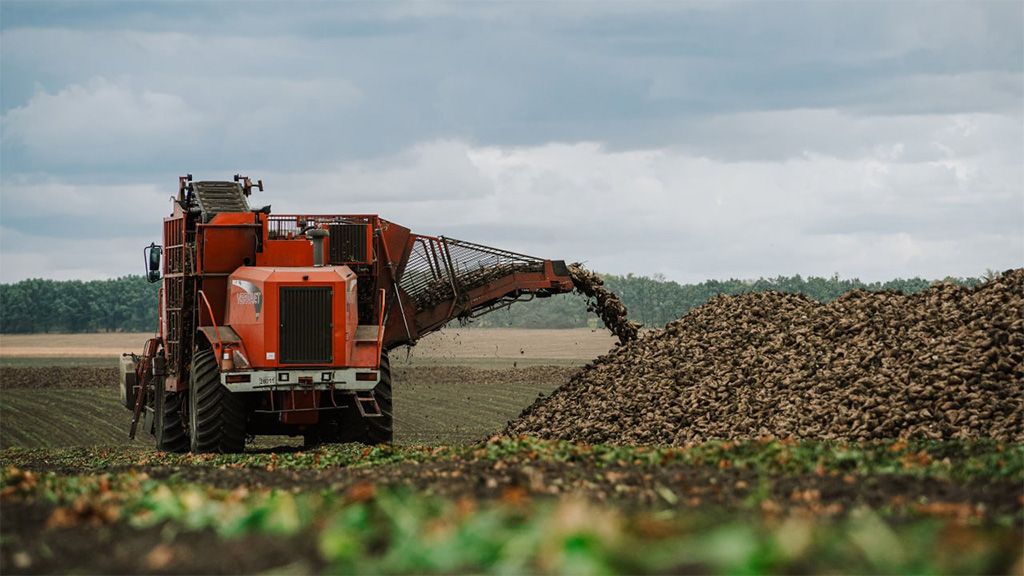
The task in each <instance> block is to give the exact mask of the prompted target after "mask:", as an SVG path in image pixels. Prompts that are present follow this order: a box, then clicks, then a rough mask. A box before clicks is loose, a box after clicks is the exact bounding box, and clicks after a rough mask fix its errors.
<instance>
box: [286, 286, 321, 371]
mask: <svg viewBox="0 0 1024 576" xmlns="http://www.w3.org/2000/svg"><path fill="white" fill-rule="evenodd" d="M332 296H333V290H332V289H331V287H330V286H308V287H307V286H301V287H300V286H283V287H281V340H280V348H281V363H282V364H328V363H330V362H331V361H332V354H331V348H332V346H331V345H332V337H331V331H332V328H333V316H332V312H333V306H332V305H331V302H332Z"/></svg>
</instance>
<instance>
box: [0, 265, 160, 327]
mask: <svg viewBox="0 0 1024 576" xmlns="http://www.w3.org/2000/svg"><path fill="white" fill-rule="evenodd" d="M159 286H160V285H159V284H150V283H148V282H146V280H145V279H144V278H142V277H141V276H125V277H122V278H117V279H115V280H92V281H88V282H83V281H81V280H67V281H57V280H43V279H39V278H33V279H30V280H22V281H21V282H17V283H15V284H0V332H3V333H28V332H145V331H151V330H155V329H156V321H157V318H156V316H157V292H158V290H159Z"/></svg>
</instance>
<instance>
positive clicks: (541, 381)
mask: <svg viewBox="0 0 1024 576" xmlns="http://www.w3.org/2000/svg"><path fill="white" fill-rule="evenodd" d="M575 371H576V368H574V367H571V366H561V367H557V366H534V367H526V368H519V369H510V368H506V369H481V368H471V367H467V366H420V365H412V366H409V365H406V366H398V367H396V369H395V379H394V386H395V441H396V442H397V443H400V444H409V443H437V444H452V443H455V444H458V443H465V442H474V441H477V440H479V439H480V438H483V437H487V436H489V435H491V434H493V433H494V431H495V430H498V429H500V428H501V427H502V426H503V425H504V424H505V423H506V422H507V421H508V420H510V419H511V418H514V417H515V416H516V414H518V413H519V412H520V411H522V409H523V407H524V406H527V405H529V404H530V403H531V402H533V401H534V400H535V399H536V398H537V395H538V394H546V393H550V392H551V391H552V390H554V389H555V388H557V387H558V386H559V385H561V384H562V383H564V382H565V381H566V380H567V379H568V378H569V376H570V375H571V374H572V373H573V372H575ZM0 382H2V387H0V390H3V394H2V395H0V446H2V447H5V448H6V447H13V446H19V447H27V448H36V447H58V446H94V445H115V446H116V445H124V444H126V443H128V440H127V432H126V431H127V429H128V423H129V421H130V414H129V412H128V411H127V410H125V409H124V408H122V407H121V405H120V402H119V399H118V392H117V387H116V384H117V370H116V369H114V368H105V367H97V366H79V367H76V366H60V367H45V366H18V367H0ZM143 440H144V441H145V442H143V443H144V444H145V443H148V442H149V440H150V439H149V438H148V437H145V438H143ZM267 442H277V443H281V442H288V439H286V438H277V437H274V438H272V439H271V438H268V439H266V441H263V439H261V441H260V443H259V445H260V446H263V447H267V446H268V444H267ZM274 445H277V444H273V443H271V444H269V446H274Z"/></svg>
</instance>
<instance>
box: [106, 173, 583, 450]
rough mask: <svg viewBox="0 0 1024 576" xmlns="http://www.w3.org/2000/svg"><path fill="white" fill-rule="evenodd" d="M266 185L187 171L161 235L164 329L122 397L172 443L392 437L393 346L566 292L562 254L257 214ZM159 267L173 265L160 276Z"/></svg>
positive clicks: (153, 257)
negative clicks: (197, 177)
mask: <svg viewBox="0 0 1024 576" xmlns="http://www.w3.org/2000/svg"><path fill="white" fill-rule="evenodd" d="M254 187H255V188H258V189H259V190H263V182H262V181H259V182H257V183H256V184H253V182H252V181H251V180H250V179H249V178H247V177H244V176H239V175H236V176H235V178H234V181H233V182H193V181H192V177H191V175H190V176H185V177H182V178H180V179H179V189H178V195H177V197H176V198H174V199H173V207H174V211H173V213H172V214H171V216H170V217H168V218H165V219H164V227H163V245H162V246H158V245H156V244H151V245H150V246H149V247H147V248H146V250H145V258H146V260H147V263H148V270H147V272H148V277H149V280H150V281H151V282H157V281H161V280H162V282H163V283H162V286H161V289H160V298H159V302H160V303H159V308H160V309H159V317H160V325H159V332H158V335H157V336H156V337H155V338H152V339H150V340H148V341H146V344H145V346H144V348H143V353H142V354H141V355H136V354H126V355H124V357H123V358H122V361H121V396H122V399H123V401H124V403H125V406H126V407H127V408H129V409H131V410H132V411H133V416H132V424H131V431H130V436H131V437H133V438H134V437H135V434H136V431H137V428H138V424H139V423H140V422H141V423H142V426H143V428H144V429H145V430H147V431H149V432H150V433H151V434H152V435H153V436H154V437H155V439H156V445H157V448H159V449H161V450H167V451H174V452H184V451H188V450H192V451H193V452H240V451H242V450H243V449H244V445H245V440H246V438H247V437H251V436H255V435H258V434H276V435H291V436H295V435H302V436H303V437H304V438H305V441H306V443H307V444H316V443H320V442H349V441H359V442H363V443H367V444H378V443H389V442H391V438H392V414H391V369H390V364H389V362H388V350H390V349H392V348H394V347H396V346H401V345H406V344H414V343H415V342H416V341H417V340H418V339H419V338H421V337H422V336H424V335H426V334H429V333H430V332H433V331H435V330H438V329H440V328H441V327H442V326H444V325H445V324H446V323H448V322H449V321H450V320H452V319H453V318H469V317H475V316H478V315H480V314H483V313H486V312H489V311H491V310H494V309H497V308H500V307H503V306H506V305H508V304H510V303H511V302H513V301H516V300H520V299H524V298H525V299H528V298H533V297H534V296H539V297H546V296H550V295H552V294H558V293H563V292H568V291H570V290H572V287H573V284H572V280H571V278H570V276H569V271H568V269H567V267H566V265H565V263H564V262H563V261H557V260H556V261H552V260H543V259H540V258H534V257H531V256H525V255H523V254H517V253H514V252H509V251H507V250H499V249H496V248H490V247H487V246H480V245H478V244H472V243H470V242H463V241H461V240H454V239H451V238H445V237H434V236H424V235H420V234H413V233H412V232H410V231H409V229H408V228H405V227H403V226H400V225H398V224H395V223H393V222H389V221H387V220H384V219H382V218H380V217H379V216H376V215H365V214H355V215H353V214H329V215H313V214H296V215H278V214H271V212H270V207H269V206H266V207H264V208H259V209H252V208H250V206H249V202H248V200H249V197H250V194H251V193H252V190H253V188H254ZM161 261H162V264H163V266H162V270H161Z"/></svg>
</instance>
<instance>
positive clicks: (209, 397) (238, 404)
mask: <svg viewBox="0 0 1024 576" xmlns="http://www.w3.org/2000/svg"><path fill="white" fill-rule="evenodd" d="M188 396H189V397H188V400H189V410H188V420H189V432H190V440H191V444H192V451H193V452H224V453H231V452H242V451H244V450H245V420H246V413H245V400H244V398H242V397H241V396H239V395H238V394H233V393H232V392H230V391H229V390H228V389H227V388H225V387H224V385H223V384H221V383H220V370H219V368H218V366H217V357H216V356H215V355H214V353H213V350H209V349H206V350H197V351H196V353H195V354H193V355H192V375H191V380H190V382H189V389H188Z"/></svg>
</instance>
